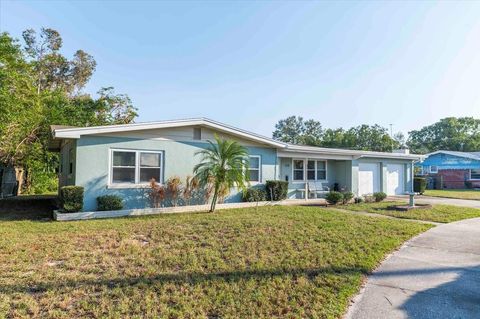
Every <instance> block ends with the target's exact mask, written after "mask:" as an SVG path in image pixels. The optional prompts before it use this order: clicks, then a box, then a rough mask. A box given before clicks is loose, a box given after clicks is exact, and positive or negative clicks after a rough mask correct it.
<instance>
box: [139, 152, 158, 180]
mask: <svg viewBox="0 0 480 319" xmlns="http://www.w3.org/2000/svg"><path fill="white" fill-rule="evenodd" d="M160 170H161V156H160V153H145V152H141V153H140V183H148V182H150V180H151V179H152V178H155V180H156V181H157V182H160Z"/></svg>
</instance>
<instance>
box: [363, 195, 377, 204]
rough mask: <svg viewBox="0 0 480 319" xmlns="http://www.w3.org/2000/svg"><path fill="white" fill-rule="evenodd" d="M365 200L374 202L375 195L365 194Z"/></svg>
mask: <svg viewBox="0 0 480 319" xmlns="http://www.w3.org/2000/svg"><path fill="white" fill-rule="evenodd" d="M363 200H364V201H365V203H373V202H374V201H375V198H374V197H373V195H363Z"/></svg>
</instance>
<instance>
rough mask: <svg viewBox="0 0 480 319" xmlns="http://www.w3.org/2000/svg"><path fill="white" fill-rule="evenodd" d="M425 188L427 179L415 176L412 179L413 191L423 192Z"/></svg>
mask: <svg viewBox="0 0 480 319" xmlns="http://www.w3.org/2000/svg"><path fill="white" fill-rule="evenodd" d="M426 188H427V179H426V178H425V177H415V178H414V179H413V191H414V192H415V193H420V194H423V193H425V189H426Z"/></svg>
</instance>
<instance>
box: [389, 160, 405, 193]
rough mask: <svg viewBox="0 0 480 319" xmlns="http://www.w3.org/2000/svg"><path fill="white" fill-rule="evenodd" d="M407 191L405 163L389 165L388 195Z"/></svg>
mask: <svg viewBox="0 0 480 319" xmlns="http://www.w3.org/2000/svg"><path fill="white" fill-rule="evenodd" d="M404 193H405V166H404V165H403V164H388V165H387V195H402V194H404Z"/></svg>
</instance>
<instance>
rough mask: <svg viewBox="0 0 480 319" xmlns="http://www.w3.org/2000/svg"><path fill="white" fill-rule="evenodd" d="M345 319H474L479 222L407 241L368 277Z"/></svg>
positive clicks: (479, 294) (479, 279)
mask: <svg viewBox="0 0 480 319" xmlns="http://www.w3.org/2000/svg"><path fill="white" fill-rule="evenodd" d="M346 318H348V319H377V318H378V319H387V318H388V319H390V318H391V319H397V318H398V319H399V318H413V319H431V318H432V319H433V318H435V319H436V318H464V319H466V318H480V218H475V219H468V220H463V221H459V222H455V223H450V224H445V225H441V226H438V227H435V228H433V229H431V230H429V231H427V232H425V233H423V234H421V235H420V236H418V237H416V238H414V239H412V240H411V241H409V242H407V243H406V244H405V245H404V246H403V247H402V248H401V249H400V250H399V251H397V252H396V253H394V254H393V255H392V256H390V257H389V258H388V259H387V260H386V261H384V262H383V263H382V265H381V266H380V267H379V268H378V269H377V270H376V271H374V273H373V274H372V275H371V276H370V277H369V279H368V281H367V283H366V285H365V289H364V290H363V291H362V292H361V293H360V295H358V296H357V298H356V300H355V302H354V304H353V305H352V306H351V308H350V309H349V312H348V313H347V315H346Z"/></svg>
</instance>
